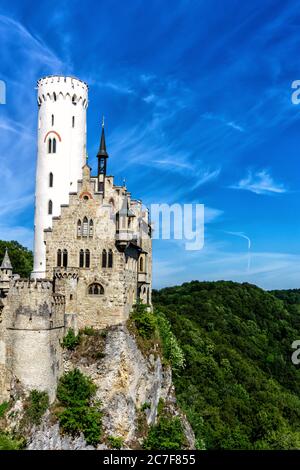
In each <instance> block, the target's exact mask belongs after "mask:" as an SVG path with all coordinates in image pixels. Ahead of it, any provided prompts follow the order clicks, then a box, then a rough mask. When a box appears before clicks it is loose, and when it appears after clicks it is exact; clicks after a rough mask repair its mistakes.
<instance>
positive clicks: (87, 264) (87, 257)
mask: <svg viewBox="0 0 300 470" xmlns="http://www.w3.org/2000/svg"><path fill="white" fill-rule="evenodd" d="M90 259H91V258H90V250H85V267H86V268H89V267H90Z"/></svg>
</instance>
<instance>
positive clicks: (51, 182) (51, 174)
mask: <svg viewBox="0 0 300 470" xmlns="http://www.w3.org/2000/svg"><path fill="white" fill-rule="evenodd" d="M49 188H53V173H49Z"/></svg>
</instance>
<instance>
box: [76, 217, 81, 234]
mask: <svg viewBox="0 0 300 470" xmlns="http://www.w3.org/2000/svg"><path fill="white" fill-rule="evenodd" d="M77 237H81V220H78V222H77Z"/></svg>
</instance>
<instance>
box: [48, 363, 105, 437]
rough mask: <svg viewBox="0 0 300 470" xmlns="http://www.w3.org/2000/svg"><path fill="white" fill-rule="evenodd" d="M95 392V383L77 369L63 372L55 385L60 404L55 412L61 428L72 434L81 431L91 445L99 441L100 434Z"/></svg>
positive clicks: (100, 417) (100, 418) (98, 404)
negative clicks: (60, 407) (94, 399)
mask: <svg viewBox="0 0 300 470" xmlns="http://www.w3.org/2000/svg"><path fill="white" fill-rule="evenodd" d="M95 392H96V386H95V384H94V383H93V382H92V381H91V379H90V378H89V377H86V376H85V375H83V374H82V372H80V370H79V369H74V370H72V371H70V372H67V373H65V374H64V375H63V376H62V377H61V379H60V381H59V384H58V387H57V399H58V401H59V403H60V405H61V406H62V409H61V410H59V411H58V412H57V415H58V418H59V423H60V426H61V429H62V430H63V431H64V432H66V433H67V434H71V435H73V436H76V435H79V434H80V433H81V432H82V433H83V435H84V437H85V439H86V442H87V443H88V444H92V445H97V444H98V443H99V440H100V438H101V434H102V428H101V424H102V414H101V412H100V410H99V407H100V403H93V397H94V395H95Z"/></svg>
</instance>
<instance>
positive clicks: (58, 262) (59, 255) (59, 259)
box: [57, 250, 61, 267]
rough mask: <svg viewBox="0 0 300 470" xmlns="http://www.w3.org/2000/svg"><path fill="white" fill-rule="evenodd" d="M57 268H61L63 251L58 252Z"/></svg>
mask: <svg viewBox="0 0 300 470" xmlns="http://www.w3.org/2000/svg"><path fill="white" fill-rule="evenodd" d="M57 266H58V267H60V266H61V250H57Z"/></svg>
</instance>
